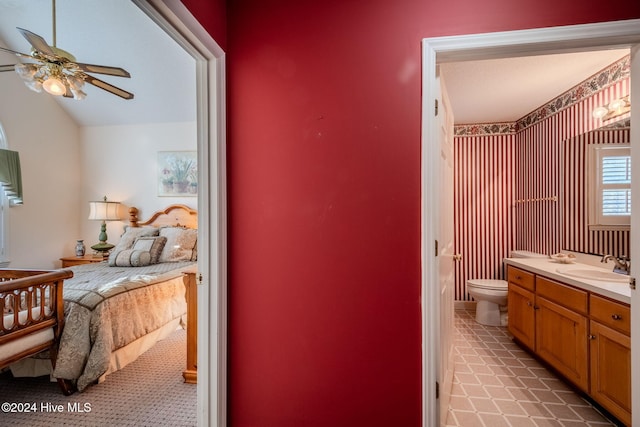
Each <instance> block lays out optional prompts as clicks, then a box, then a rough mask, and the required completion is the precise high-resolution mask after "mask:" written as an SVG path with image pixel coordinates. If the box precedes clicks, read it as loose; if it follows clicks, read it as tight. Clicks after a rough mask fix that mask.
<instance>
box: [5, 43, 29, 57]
mask: <svg viewBox="0 0 640 427" xmlns="http://www.w3.org/2000/svg"><path fill="white" fill-rule="evenodd" d="M0 50H3V51H5V52H9V53H13V54H14V55H15V56H20V57H23V58H31V59H33V57H32V56H31V55H27V54H26V53H20V52H16V51H15V50H11V49H7V48H6V47H2V46H0Z"/></svg>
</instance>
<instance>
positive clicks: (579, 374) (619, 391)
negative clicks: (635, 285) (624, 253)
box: [504, 258, 631, 425]
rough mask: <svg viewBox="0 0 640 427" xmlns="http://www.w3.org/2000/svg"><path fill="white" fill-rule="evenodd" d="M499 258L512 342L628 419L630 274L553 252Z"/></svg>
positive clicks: (629, 413) (597, 400)
mask: <svg viewBox="0 0 640 427" xmlns="http://www.w3.org/2000/svg"><path fill="white" fill-rule="evenodd" d="M504 262H505V264H506V268H507V281H508V283H509V294H508V313H509V320H508V328H509V332H510V333H511V334H512V335H513V336H514V339H515V341H516V342H518V343H519V344H520V345H522V346H523V347H525V348H526V349H528V350H529V351H531V352H532V353H533V354H535V355H536V356H538V357H539V358H540V359H542V360H544V361H545V362H546V363H548V364H549V365H550V366H551V367H552V368H553V369H555V370H556V371H557V372H558V373H559V374H561V375H562V376H563V377H565V378H566V379H567V380H568V381H570V382H571V383H573V384H574V385H575V386H576V387H578V388H579V389H580V390H582V391H583V392H585V393H586V394H588V395H589V396H590V397H591V398H593V399H594V400H595V401H596V402H598V403H599V404H600V405H601V406H602V407H603V408H605V409H606V410H608V411H609V412H610V413H611V414H613V415H614V416H615V417H616V418H618V419H619V420H620V421H622V422H623V423H625V424H626V425H631V338H630V331H631V325H630V320H631V310H630V300H631V290H630V288H629V278H628V276H623V275H617V274H615V275H614V273H611V271H610V270H607V269H604V268H598V267H593V266H589V265H586V264H569V265H565V264H560V263H558V262H555V261H553V260H551V259H520V258H507V259H505V261H504Z"/></svg>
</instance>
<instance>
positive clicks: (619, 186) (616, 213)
mask: <svg viewBox="0 0 640 427" xmlns="http://www.w3.org/2000/svg"><path fill="white" fill-rule="evenodd" d="M590 157H591V159H590V168H589V171H590V175H591V177H590V189H589V197H588V202H589V228H590V229H607V228H616V229H628V228H629V225H630V220H631V148H630V147H629V146H628V145H619V144H616V145H593V146H591V147H590Z"/></svg>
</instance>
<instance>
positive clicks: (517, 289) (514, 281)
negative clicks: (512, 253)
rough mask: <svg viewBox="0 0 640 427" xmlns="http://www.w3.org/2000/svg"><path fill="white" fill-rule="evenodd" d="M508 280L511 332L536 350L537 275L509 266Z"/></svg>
mask: <svg viewBox="0 0 640 427" xmlns="http://www.w3.org/2000/svg"><path fill="white" fill-rule="evenodd" d="M507 281H508V283H509V291H508V297H507V313H509V323H508V329H509V332H510V333H511V335H513V336H514V337H515V338H516V339H517V340H518V341H519V342H520V343H522V344H523V345H524V346H526V347H528V348H529V349H530V350H535V346H536V335H535V333H536V331H535V329H536V321H535V310H534V305H535V294H534V291H535V276H534V275H533V274H531V273H529V272H527V271H524V270H520V269H519V268H515V267H512V266H507Z"/></svg>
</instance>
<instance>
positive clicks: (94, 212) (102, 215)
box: [89, 200, 120, 221]
mask: <svg viewBox="0 0 640 427" xmlns="http://www.w3.org/2000/svg"><path fill="white" fill-rule="evenodd" d="M119 206H120V202H107V201H106V200H103V201H99V202H89V209H90V210H89V219H93V220H97V221H116V220H119V219H120V215H119V213H118V211H119V209H118V207H119Z"/></svg>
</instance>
